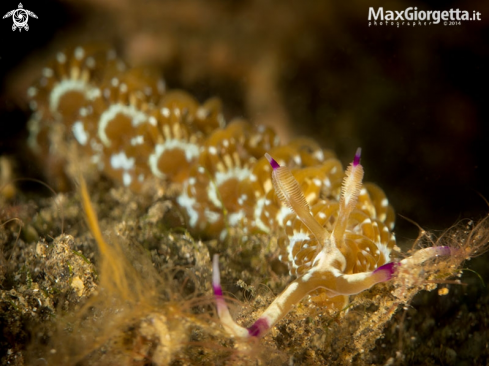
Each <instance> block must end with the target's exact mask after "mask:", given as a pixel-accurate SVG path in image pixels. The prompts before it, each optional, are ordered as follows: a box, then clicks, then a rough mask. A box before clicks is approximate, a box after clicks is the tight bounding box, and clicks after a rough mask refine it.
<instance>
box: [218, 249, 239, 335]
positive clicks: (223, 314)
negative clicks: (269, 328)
mask: <svg viewBox="0 0 489 366" xmlns="http://www.w3.org/2000/svg"><path fill="white" fill-rule="evenodd" d="M212 288H213V290H214V297H215V299H216V306H217V314H218V315H219V318H220V319H221V324H222V326H223V327H224V329H225V330H226V332H227V333H229V334H231V335H233V336H235V337H238V338H245V337H247V336H248V330H247V329H246V328H243V327H241V326H240V325H238V324H237V323H236V322H235V321H234V319H233V317H232V316H231V314H230V313H229V308H228V306H227V304H226V300H224V297H223V295H222V287H221V274H220V272H219V255H218V254H214V257H213V260H212Z"/></svg>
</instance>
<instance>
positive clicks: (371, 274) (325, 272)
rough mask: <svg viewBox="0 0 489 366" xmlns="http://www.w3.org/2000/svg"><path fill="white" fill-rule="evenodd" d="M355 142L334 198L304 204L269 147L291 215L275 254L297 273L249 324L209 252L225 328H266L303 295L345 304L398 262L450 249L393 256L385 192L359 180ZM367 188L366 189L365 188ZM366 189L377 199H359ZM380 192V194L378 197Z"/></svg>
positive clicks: (237, 331)
mask: <svg viewBox="0 0 489 366" xmlns="http://www.w3.org/2000/svg"><path fill="white" fill-rule="evenodd" d="M360 153H361V150H360V149H358V150H357V152H356V154H355V158H354V160H353V163H352V164H351V165H350V166H349V167H348V169H347V170H346V172H345V177H344V179H343V184H342V187H341V197H340V200H339V202H327V201H319V202H317V203H316V204H315V205H314V206H312V207H311V206H310V205H309V204H308V202H307V200H306V198H305V197H304V194H303V193H302V190H301V187H300V186H299V183H298V181H297V180H296V179H295V178H294V176H293V175H292V174H291V172H290V169H288V168H287V167H285V166H280V165H279V164H278V163H277V162H276V161H275V160H274V159H273V158H272V157H271V156H270V155H269V154H266V158H267V160H268V161H269V163H270V166H271V167H272V169H273V173H272V181H273V187H274V191H275V194H276V195H277V196H278V197H279V199H280V201H281V202H282V203H283V204H284V206H287V207H288V208H289V209H290V210H291V211H292V215H291V216H290V217H288V218H287V219H285V221H286V234H287V236H285V237H284V238H283V240H282V245H281V246H282V255H281V256H280V259H282V260H283V261H285V262H286V263H287V264H288V265H289V269H290V272H291V274H293V275H296V276H297V279H296V280H294V281H293V282H292V283H291V284H289V285H288V286H287V288H286V289H285V290H284V291H283V292H282V293H281V294H280V295H279V296H278V297H277V298H276V299H275V300H274V301H273V302H272V303H271V304H270V305H269V307H268V308H267V309H266V310H265V312H264V313H263V314H262V315H261V316H260V318H259V319H258V320H256V321H255V323H254V324H252V325H251V326H250V327H249V328H245V327H242V326H240V325H238V324H237V323H236V322H235V321H234V320H233V318H232V317H231V315H230V312H229V309H228V307H227V305H226V302H225V300H224V297H223V292H222V287H221V280H220V273H219V256H218V255H217V254H216V255H214V258H213V278H212V285H213V289H214V295H215V299H216V305H217V311H218V315H219V317H220V319H221V323H222V325H223V327H224V328H225V330H226V331H227V332H228V333H229V334H230V335H232V336H234V337H238V338H247V337H259V336H262V335H264V334H265V333H266V332H267V331H268V330H269V329H270V328H271V327H273V326H274V325H275V324H276V323H277V322H278V321H279V320H280V319H282V318H283V317H284V316H285V315H286V314H287V313H288V312H289V311H290V310H291V309H292V307H293V306H294V305H296V304H298V303H299V302H300V301H301V300H302V299H303V298H304V297H305V296H306V295H310V296H311V297H312V300H313V301H314V302H316V303H320V304H322V305H323V306H328V307H329V308H334V309H336V310H341V309H344V308H345V306H346V305H347V304H348V301H349V296H350V295H355V294H358V293H360V292H362V291H364V290H366V289H369V288H370V287H372V286H374V285H375V284H377V283H381V282H386V281H388V280H390V279H391V278H392V276H393V275H394V273H395V272H396V269H397V267H398V266H400V265H417V264H419V263H421V262H424V261H425V260H427V259H429V258H432V257H435V256H438V255H444V256H446V255H450V254H453V253H451V252H452V251H453V250H454V249H453V248H449V247H432V248H425V249H422V250H419V251H418V252H416V254H415V255H414V256H413V257H410V258H406V259H403V260H402V261H400V262H398V263H396V262H392V261H391V259H390V252H391V250H392V248H393V247H394V245H395V237H394V234H393V233H392V232H391V229H392V228H393V221H392V220H393V212H392V209H391V208H390V206H388V205H387V200H386V198H385V196H383V192H382V191H381V190H380V189H379V188H377V187H376V186H370V192H368V190H369V188H368V187H366V186H363V185H362V179H363V174H364V172H363V167H362V165H361V164H360ZM369 193H370V195H369ZM370 196H372V197H376V198H377V201H378V204H375V205H374V204H371V205H365V203H364V202H365V201H366V200H369V199H370ZM378 198H380V201H379V200H378Z"/></svg>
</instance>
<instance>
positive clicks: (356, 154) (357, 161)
mask: <svg viewBox="0 0 489 366" xmlns="http://www.w3.org/2000/svg"><path fill="white" fill-rule="evenodd" d="M361 155H362V148H361V147H359V148H358V149H357V152H356V153H355V158H354V159H353V166H357V165H358V164H360V156H361Z"/></svg>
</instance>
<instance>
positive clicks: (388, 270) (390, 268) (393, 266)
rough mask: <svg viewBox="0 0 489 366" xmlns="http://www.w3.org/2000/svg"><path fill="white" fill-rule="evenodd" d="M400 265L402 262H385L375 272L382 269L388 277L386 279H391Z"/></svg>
mask: <svg viewBox="0 0 489 366" xmlns="http://www.w3.org/2000/svg"><path fill="white" fill-rule="evenodd" d="M400 265H401V263H397V262H390V263H387V264H384V265H383V266H380V267H379V268H377V269H376V270H375V271H374V272H373V273H377V272H380V271H382V272H384V274H385V275H386V279H385V280H384V281H389V280H390V279H391V278H392V275H393V274H394V273H395V272H396V270H397V267H398V266H400Z"/></svg>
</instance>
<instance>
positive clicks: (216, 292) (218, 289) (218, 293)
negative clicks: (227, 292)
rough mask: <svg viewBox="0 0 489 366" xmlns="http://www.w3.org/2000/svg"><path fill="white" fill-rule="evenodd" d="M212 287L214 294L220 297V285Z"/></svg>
mask: <svg viewBox="0 0 489 366" xmlns="http://www.w3.org/2000/svg"><path fill="white" fill-rule="evenodd" d="M212 288H213V289H214V296H216V297H217V298H221V297H222V287H221V286H215V285H213V286H212Z"/></svg>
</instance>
